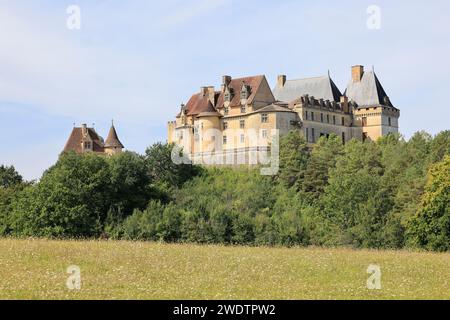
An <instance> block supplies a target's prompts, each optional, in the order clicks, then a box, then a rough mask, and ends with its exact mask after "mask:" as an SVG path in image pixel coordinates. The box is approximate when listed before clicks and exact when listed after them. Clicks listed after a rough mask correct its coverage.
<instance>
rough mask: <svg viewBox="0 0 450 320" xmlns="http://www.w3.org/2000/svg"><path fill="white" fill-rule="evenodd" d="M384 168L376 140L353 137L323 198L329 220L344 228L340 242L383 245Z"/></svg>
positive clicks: (338, 162) (367, 245) (332, 175)
mask: <svg viewBox="0 0 450 320" xmlns="http://www.w3.org/2000/svg"><path fill="white" fill-rule="evenodd" d="M382 175H383V168H382V165H381V154H380V152H379V150H378V148H377V146H376V144H375V143H372V142H368V143H361V142H359V141H356V140H352V141H350V142H349V143H347V145H346V146H345V148H344V154H343V155H342V156H340V157H338V159H337V161H336V167H335V168H333V169H331V170H330V177H329V184H328V186H326V187H325V195H324V196H323V197H322V199H321V205H322V206H323V213H324V218H325V219H330V220H331V222H332V223H334V224H335V225H337V226H338V227H339V228H340V230H341V235H340V236H338V240H337V241H339V242H340V243H339V244H349V245H354V246H363V247H380V246H381V241H382V240H383V239H382V238H381V234H380V233H381V231H382V227H383V224H384V221H385V215H386V213H387V208H386V206H385V203H384V199H385V195H384V194H383V192H382V190H381V188H380V184H381V176H382Z"/></svg>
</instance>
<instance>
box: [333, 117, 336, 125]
mask: <svg viewBox="0 0 450 320" xmlns="http://www.w3.org/2000/svg"><path fill="white" fill-rule="evenodd" d="M333 124H336V116H333Z"/></svg>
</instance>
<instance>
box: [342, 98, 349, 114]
mask: <svg viewBox="0 0 450 320" xmlns="http://www.w3.org/2000/svg"><path fill="white" fill-rule="evenodd" d="M341 108H342V111H344V113H349V108H348V97H346V96H342V97H341Z"/></svg>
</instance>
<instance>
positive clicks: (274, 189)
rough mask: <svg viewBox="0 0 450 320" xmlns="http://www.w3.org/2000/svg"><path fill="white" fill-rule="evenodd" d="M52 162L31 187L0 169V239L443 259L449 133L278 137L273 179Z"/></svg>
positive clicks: (153, 166)
mask: <svg viewBox="0 0 450 320" xmlns="http://www.w3.org/2000/svg"><path fill="white" fill-rule="evenodd" d="M171 150H172V146H171V145H164V144H155V145H153V146H151V147H149V148H148V149H147V151H146V153H145V154H144V155H139V154H136V153H132V152H125V153H122V154H119V155H116V156H113V157H104V156H98V155H95V154H84V155H76V154H74V153H67V154H63V155H62V156H61V157H60V158H59V160H58V162H57V163H56V164H55V165H54V166H52V167H51V168H49V169H48V170H47V171H46V172H45V173H44V174H43V176H42V178H41V179H40V181H39V182H24V181H22V179H21V177H20V175H19V174H18V173H17V172H16V171H15V170H14V168H12V167H4V166H2V167H0V235H2V236H9V237H18V238H21V237H30V236H32V237H44V238H58V239H71V238H85V239H86V238H89V239H93V238H97V239H98V238H109V239H122V240H150V241H163V242H170V243H203V244H233V245H236V244H239V245H269V246H272V245H277V246H278V245H282V246H308V245H315V246H325V247H326V246H345V247H355V248H423V249H426V250H435V251H447V250H449V249H450V209H449V207H448V202H449V198H450V197H449V191H450V131H444V132H441V133H440V134H438V135H436V136H435V137H431V136H430V135H428V134H427V133H424V132H419V133H416V134H415V135H413V136H412V137H411V138H410V139H409V140H408V141H406V140H405V139H403V138H402V137H401V136H398V135H388V136H386V137H383V138H381V139H379V140H378V141H376V142H365V143H362V142H359V141H355V140H352V141H350V142H348V143H347V144H346V145H342V143H341V140H340V138H338V137H336V136H334V135H333V136H331V137H329V138H328V139H327V138H325V137H322V138H321V139H320V140H319V141H318V143H317V144H316V145H315V146H314V147H313V149H312V151H310V150H308V148H307V145H306V142H305V141H304V139H303V138H302V136H301V134H300V133H299V132H298V131H292V132H291V133H290V134H288V135H286V136H284V137H283V138H282V141H281V148H280V170H279V172H278V174H277V175H275V176H262V175H261V174H260V170H259V168H238V169H236V168H235V169H232V168H201V167H197V166H192V165H175V164H174V163H172V161H171V159H170V154H171Z"/></svg>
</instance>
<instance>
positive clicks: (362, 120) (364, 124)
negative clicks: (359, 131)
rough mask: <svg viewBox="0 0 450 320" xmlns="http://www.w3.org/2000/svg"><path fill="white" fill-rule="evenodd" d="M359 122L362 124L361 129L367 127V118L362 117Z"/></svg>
mask: <svg viewBox="0 0 450 320" xmlns="http://www.w3.org/2000/svg"><path fill="white" fill-rule="evenodd" d="M361 122H362V126H363V127H365V126H367V118H366V117H362V119H361Z"/></svg>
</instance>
